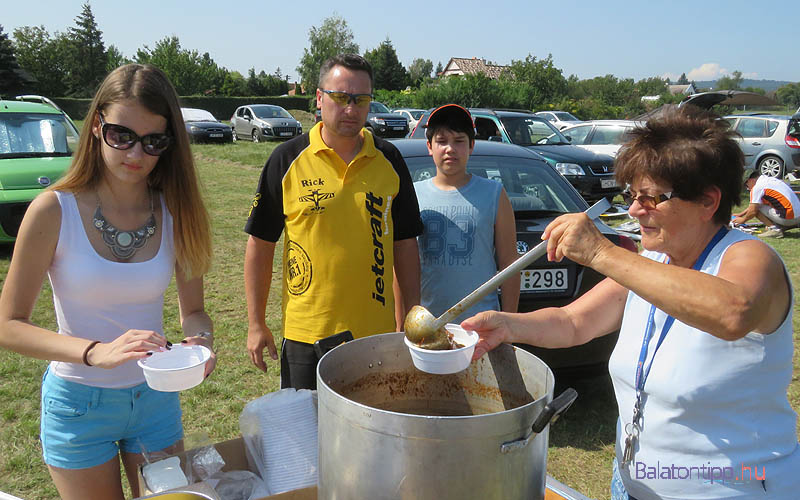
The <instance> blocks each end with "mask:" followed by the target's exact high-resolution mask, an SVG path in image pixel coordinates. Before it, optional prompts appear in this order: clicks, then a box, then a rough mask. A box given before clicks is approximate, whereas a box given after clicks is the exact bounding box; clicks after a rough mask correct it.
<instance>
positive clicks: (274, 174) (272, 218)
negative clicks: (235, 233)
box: [244, 134, 309, 243]
mask: <svg viewBox="0 0 800 500" xmlns="http://www.w3.org/2000/svg"><path fill="white" fill-rule="evenodd" d="M308 143H309V141H308V135H307V134H303V135H301V136H299V137H297V138H295V139H292V140H291V141H288V142H285V143H283V144H281V145H280V146H278V147H277V148H275V150H274V151H273V152H272V154H271V155H270V157H269V159H268V160H267V163H266V164H265V165H264V168H263V170H261V177H260V178H259V180H258V188H257V189H256V194H255V196H254V197H253V202H252V204H251V206H250V213H249V214H248V216H247V222H246V223H245V225H244V231H245V232H246V233H248V234H250V235H252V236H255V237H256V238H259V239H262V240H264V241H270V242H273V243H275V242H277V241H278V239H280V237H281V233H282V232H283V227H284V219H285V218H286V216H285V215H284V213H283V187H282V181H283V176H284V175H286V172H287V171H288V170H289V167H290V166H291V164H292V162H293V161H294V159H295V158H297V155H299V154H300V152H301V151H303V149H305V148H306V147H307V146H308Z"/></svg>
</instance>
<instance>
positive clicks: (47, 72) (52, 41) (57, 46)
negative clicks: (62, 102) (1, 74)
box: [14, 26, 70, 97]
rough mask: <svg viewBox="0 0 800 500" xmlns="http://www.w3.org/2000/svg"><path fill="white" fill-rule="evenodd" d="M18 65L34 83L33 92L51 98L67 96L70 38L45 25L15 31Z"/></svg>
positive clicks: (24, 27)
mask: <svg viewBox="0 0 800 500" xmlns="http://www.w3.org/2000/svg"><path fill="white" fill-rule="evenodd" d="M14 48H15V51H16V56H17V62H19V65H20V66H21V67H22V69H24V70H25V71H27V72H28V73H29V74H30V75H31V76H32V77H33V78H34V79H35V80H36V82H37V83H36V84H35V87H34V88H35V91H36V92H38V93H40V94H43V95H46V96H51V97H57V96H59V97H60V96H65V95H67V89H68V87H67V81H68V79H69V71H68V69H67V68H68V66H67V60H68V59H69V52H70V41H69V38H68V37H67V36H66V35H64V34H62V33H58V32H56V33H55V34H54V35H53V36H50V33H48V31H47V30H46V29H45V28H44V26H22V27H20V28H17V29H15V30H14Z"/></svg>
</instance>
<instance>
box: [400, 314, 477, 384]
mask: <svg viewBox="0 0 800 500" xmlns="http://www.w3.org/2000/svg"><path fill="white" fill-rule="evenodd" d="M444 328H445V329H446V330H447V331H448V332H450V333H452V334H453V340H455V341H456V342H458V343H459V344H462V345H463V346H464V347H461V348H459V349H449V350H444V351H432V350H430V349H423V348H422V347H420V346H418V345H416V344H415V343H413V342H411V341H410V340H408V337H403V338H404V339H405V342H406V345H407V346H408V350H409V352H410V353H411V361H413V362H414V366H415V367H416V368H417V369H418V370H421V371H423V372H426V373H434V374H437V375H445V374H448V373H458V372H460V371H462V370H466V369H467V367H468V366H469V364H470V362H471V361H472V354H473V353H474V352H475V344H477V343H478V334H477V333H475V332H474V331H472V330H464V329H463V328H461V327H460V326H459V325H457V324H455V323H447V324H446V325H445V326H444Z"/></svg>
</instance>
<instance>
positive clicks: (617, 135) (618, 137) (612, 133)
mask: <svg viewBox="0 0 800 500" xmlns="http://www.w3.org/2000/svg"><path fill="white" fill-rule="evenodd" d="M627 132H628V128H627V127H617V126H611V127H603V126H600V127H597V128H596V129H595V130H594V135H593V136H592V140H591V144H622V143H623V142H626V141H627V140H628V134H627Z"/></svg>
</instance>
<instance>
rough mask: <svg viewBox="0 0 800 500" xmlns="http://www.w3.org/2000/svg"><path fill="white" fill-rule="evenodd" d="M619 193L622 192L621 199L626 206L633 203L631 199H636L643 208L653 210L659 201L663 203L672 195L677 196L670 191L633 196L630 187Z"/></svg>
mask: <svg viewBox="0 0 800 500" xmlns="http://www.w3.org/2000/svg"><path fill="white" fill-rule="evenodd" d="M621 194H622V200H623V201H624V202H625V204H626V205H628V206H630V205H633V201H634V200H636V201H638V202H639V206H641V207H642V208H644V209H645V210H653V209H655V208H656V205H658V204H659V203H663V202H665V201H667V200H669V199H671V198H672V197H676V198H677V196H676V195H675V194H673V193H672V192H669V193H662V194H657V195H655V196H650V195H647V194H640V195H637V196H634V194H633V193H632V192H631V190H630V189H626V190H625V191H623V192H622V193H621Z"/></svg>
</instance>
